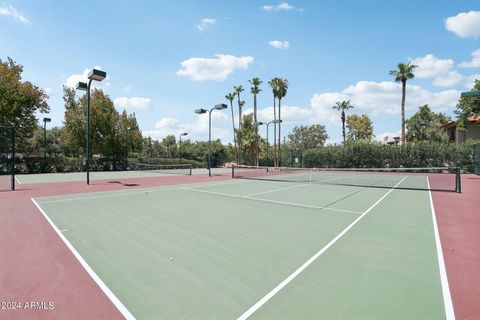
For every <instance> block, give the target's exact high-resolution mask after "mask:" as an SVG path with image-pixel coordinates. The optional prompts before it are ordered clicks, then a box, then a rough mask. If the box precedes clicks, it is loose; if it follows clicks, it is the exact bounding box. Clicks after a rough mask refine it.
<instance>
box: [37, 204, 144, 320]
mask: <svg viewBox="0 0 480 320" xmlns="http://www.w3.org/2000/svg"><path fill="white" fill-rule="evenodd" d="M31 200H32V202H33V204H34V205H35V206H36V207H37V209H38V210H39V211H40V212H41V213H42V215H43V217H44V218H45V219H46V220H47V222H48V223H49V224H50V225H51V226H52V228H53V230H55V232H56V233H57V235H58V236H59V237H60V239H61V240H62V241H63V243H65V245H66V246H67V248H68V249H69V250H70V252H71V253H72V254H73V255H74V256H75V258H77V260H78V262H80V264H81V265H82V267H83V268H84V269H85V271H86V272H87V273H88V274H89V275H90V277H92V279H93V281H95V283H96V284H97V285H98V286H99V287H100V289H101V290H102V291H103V293H105V295H106V296H107V297H108V298H109V299H110V301H112V303H113V305H114V306H115V307H116V308H117V309H118V311H120V313H121V314H122V315H123V316H124V317H125V318H126V319H127V320H135V317H134V316H133V315H132V314H131V313H130V311H128V309H127V308H126V307H125V306H124V305H123V303H122V302H121V301H120V300H119V299H118V298H117V296H115V294H114V293H113V292H112V291H111V290H110V289H109V288H108V287H107V285H106V284H105V283H104V282H103V281H102V279H100V277H99V276H98V275H97V274H96V273H95V271H93V269H92V268H91V267H90V266H89V265H88V263H87V262H86V261H85V259H83V258H82V256H81V255H80V253H78V251H77V250H76V249H75V248H74V247H73V245H72V244H71V243H70V241H68V239H67V238H66V237H65V236H64V235H63V233H62V232H61V231H60V230H59V229H58V228H57V226H56V225H55V224H54V223H53V221H52V220H51V219H50V218H49V217H48V216H47V214H46V213H45V212H44V211H43V209H42V208H41V207H40V206H39V205H38V203H37V202H36V201H35V199H33V198H31Z"/></svg>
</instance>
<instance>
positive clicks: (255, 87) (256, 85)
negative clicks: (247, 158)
mask: <svg viewBox="0 0 480 320" xmlns="http://www.w3.org/2000/svg"><path fill="white" fill-rule="evenodd" d="M248 82H250V84H251V85H252V87H251V88H250V92H251V93H252V94H253V123H254V124H256V123H257V94H259V93H260V91H262V89H260V84H262V81H261V80H260V78H259V77H255V78H253V79H252V80H248ZM255 134H256V135H257V138H256V141H255V151H254V153H255V162H256V163H255V165H257V166H258V160H259V159H258V158H259V152H258V144H259V143H258V126H255Z"/></svg>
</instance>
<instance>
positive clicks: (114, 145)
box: [62, 87, 142, 162]
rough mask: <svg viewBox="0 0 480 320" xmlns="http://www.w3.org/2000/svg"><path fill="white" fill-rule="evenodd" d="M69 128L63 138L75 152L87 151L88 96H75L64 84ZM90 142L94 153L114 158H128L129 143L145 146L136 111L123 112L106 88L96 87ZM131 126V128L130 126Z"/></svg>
mask: <svg viewBox="0 0 480 320" xmlns="http://www.w3.org/2000/svg"><path fill="white" fill-rule="evenodd" d="M63 92H64V95H63V100H64V102H65V120H64V125H65V130H64V136H63V139H62V140H63V142H64V143H65V145H66V147H67V148H69V149H70V150H72V151H73V153H74V155H76V156H78V155H84V149H85V144H86V110H87V97H86V95H83V96H82V97H80V99H76V98H75V91H74V90H73V89H71V88H67V87H64V89H63ZM90 117H91V118H90V143H91V148H92V153H93V154H99V155H102V156H103V157H105V158H109V159H111V160H113V161H114V162H115V161H117V160H121V159H124V158H125V151H126V143H127V139H128V144H129V148H130V149H131V150H132V151H138V150H139V149H140V146H141V141H142V138H141V132H140V130H139V128H138V124H137V120H136V117H135V114H132V115H128V114H127V112H126V111H123V112H122V114H121V115H120V114H119V113H118V111H117V110H116V109H115V107H114V105H113V102H112V100H111V99H110V97H109V96H108V95H106V94H104V92H103V91H102V90H99V89H94V90H93V92H92V95H91V102H90ZM128 128H130V129H128Z"/></svg>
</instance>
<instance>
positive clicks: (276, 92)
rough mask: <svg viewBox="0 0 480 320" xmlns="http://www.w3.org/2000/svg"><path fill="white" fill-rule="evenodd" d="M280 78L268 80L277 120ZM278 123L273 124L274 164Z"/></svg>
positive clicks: (274, 161) (274, 162) (274, 118)
mask: <svg viewBox="0 0 480 320" xmlns="http://www.w3.org/2000/svg"><path fill="white" fill-rule="evenodd" d="M278 82H279V78H276V77H275V78H273V79H272V80H270V81H269V82H268V84H269V85H270V87H271V88H272V93H273V120H277V97H278V95H279V85H278ZM276 156H277V124H276V123H274V124H273V164H274V165H275V164H276V159H277V157H276Z"/></svg>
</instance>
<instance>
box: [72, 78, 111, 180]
mask: <svg viewBox="0 0 480 320" xmlns="http://www.w3.org/2000/svg"><path fill="white" fill-rule="evenodd" d="M106 77H107V73H106V72H105V71H101V70H97V69H93V70H92V71H90V72H89V73H88V84H86V83H85V82H79V83H78V84H77V90H81V91H86V92H87V152H86V153H87V154H86V156H87V157H86V161H85V165H86V167H87V184H90V88H91V86H92V81H93V80H95V81H102V80H103V79H105V78H106Z"/></svg>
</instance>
